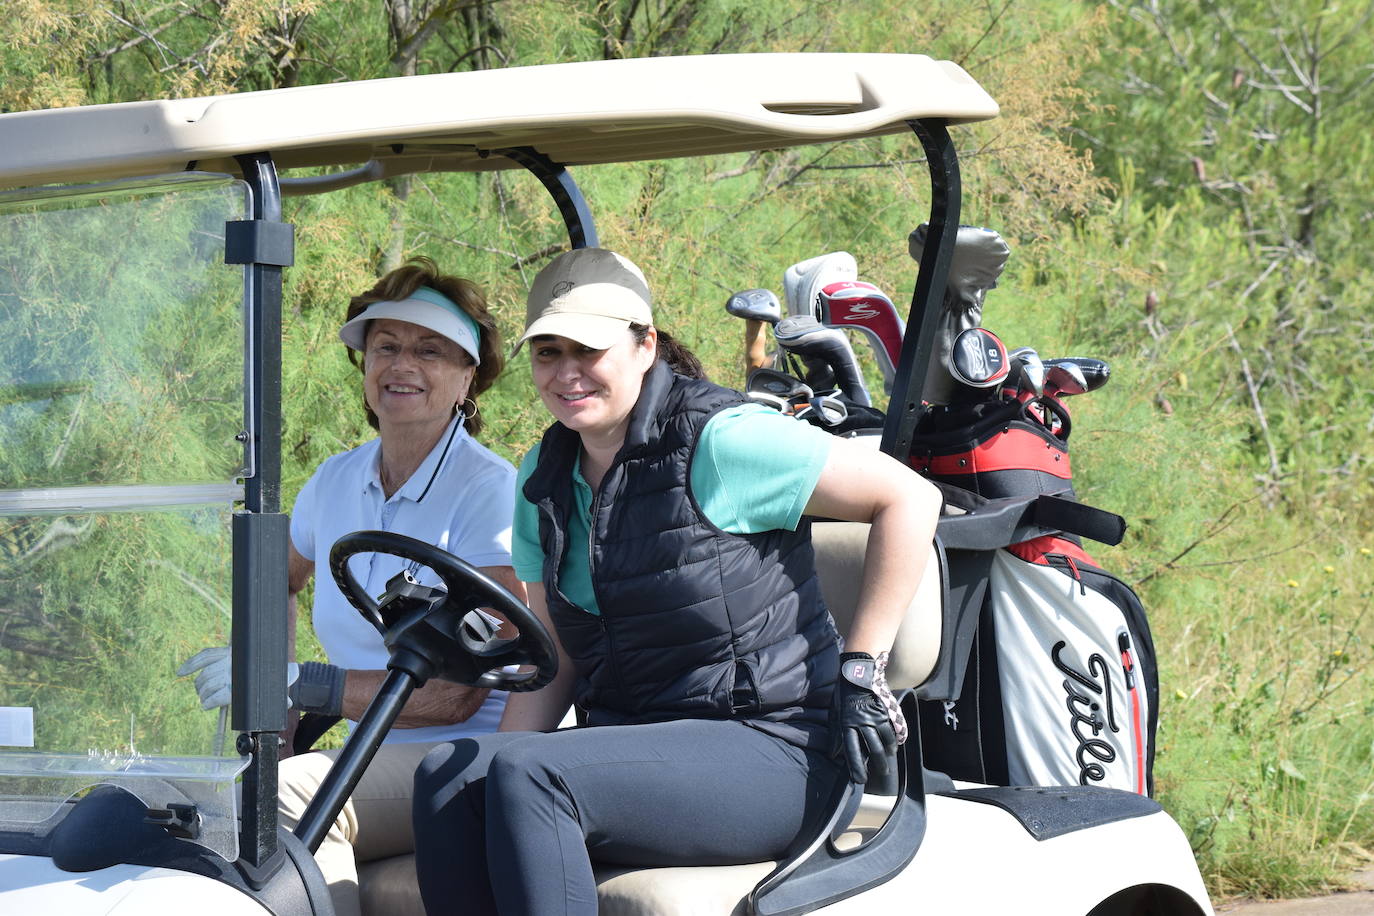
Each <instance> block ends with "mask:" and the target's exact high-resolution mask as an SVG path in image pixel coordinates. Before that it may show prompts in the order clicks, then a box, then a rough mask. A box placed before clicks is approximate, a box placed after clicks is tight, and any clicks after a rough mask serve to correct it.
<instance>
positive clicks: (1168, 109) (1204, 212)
mask: <svg viewBox="0 0 1374 916" xmlns="http://www.w3.org/2000/svg"><path fill="white" fill-rule="evenodd" d="M1371 15H1374V4H1371V3H1369V2H1367V0H1366V2H1355V3H1344V4H1336V3H1328V2H1322V0H1293V2H1289V3H1285V4H1278V3H1276V2H1273V0H1204V2H1195V0H1135V2H1131V0H1111V2H1099V3H1090V2H1079V0H1024V2H1021V3H1015V4H1013V3H1011V2H1010V0H982V2H975V3H967V2H953V0H932V2H930V3H926V4H920V5H916V6H913V5H910V4H895V3H890V2H878V0H851V2H848V3H844V4H827V3H820V2H800V3H798V2H789V3H783V2H778V0H755V2H749V3H745V2H736V0H577V2H553V0H529V2H520V3H516V2H511V0H505V2H490V0H487V2H479V0H385V2H378V0H370V2H369V0H337V2H323V0H149V2H125V3H117V2H108V0H12V2H10V3H8V4H7V5H6V6H5V8H4V10H3V12H0V25H3V26H4V30H3V34H4V36H5V38H4V39H3V41H4V44H3V45H0V53H3V58H0V61H2V63H0V67H3V73H4V81H3V85H0V107H3V108H5V109H7V110H23V109H29V108H40V107H46V106H56V105H71V104H87V103H96V102H106V101H117V100H125V99H140V98H155V97H170V96H177V95H189V94H208V93H215V92H229V91H248V90H253V89H264V88H271V87H276V86H289V85H296V84H305V83H317V82H327V81H334V80H341V79H364V78H375V77H385V76H393V75H398V74H406V73H415V72H441V71H447V70H462V69H475V68H483V67H504V66H518V65H522V64H535V63H548V62H553V61H564V60H585V59H596V58H602V57H617V56H647V55H654V54H679V53H693V54H698V53H727V52H735V51H767V50H789V51H802V50H817V51H819V50H835V51H918V52H921V53H928V54H931V55H932V56H935V57H940V58H948V59H951V60H955V61H957V62H959V63H960V64H961V65H963V66H964V67H965V68H966V69H967V70H968V71H969V72H970V73H972V74H973V75H974V76H975V77H976V78H977V79H978V80H979V81H980V82H981V83H982V84H983V85H984V86H985V87H987V88H988V90H989V91H990V92H991V93H992V94H993V96H994V97H995V98H997V99H998V100H999V102H1000V103H1001V105H1002V108H1003V116H1002V117H1001V118H999V119H998V120H996V121H993V122H990V123H988V124H986V125H979V126H975V127H973V128H970V129H962V130H960V131H959V132H958V135H957V137H958V142H959V146H960V151H961V155H962V161H963V163H964V175H963V177H964V186H965V189H966V198H965V205H964V213H963V221H964V222H967V223H977V224H983V225H988V226H991V227H994V228H996V229H998V230H999V231H1000V232H1002V233H1003V235H1004V236H1006V237H1007V238H1008V240H1009V241H1010V242H1011V244H1012V248H1013V257H1012V261H1011V263H1010V265H1009V267H1008V269H1007V272H1006V273H1005V274H1004V275H1003V278H1002V281H1001V286H1000V288H999V289H998V290H996V291H995V292H993V293H991V294H990V295H989V297H988V302H987V307H986V310H985V313H984V322H985V324H986V325H987V326H988V327H990V328H992V329H994V330H996V331H997V332H998V333H999V334H1000V335H1001V336H1002V337H1003V338H1004V339H1005V340H1007V341H1008V342H1009V344H1010V345H1012V346H1017V345H1030V346H1034V347H1035V348H1036V349H1037V350H1039V352H1040V353H1041V354H1042V355H1067V354H1070V353H1076V354H1088V355H1096V356H1101V357H1103V358H1105V359H1107V360H1109V361H1110V362H1111V364H1112V367H1113V379H1114V380H1113V382H1112V384H1111V385H1109V386H1108V387H1107V388H1105V389H1103V390H1101V391H1100V392H1097V393H1094V394H1093V395H1092V396H1091V397H1089V398H1080V399H1078V400H1077V401H1076V402H1075V403H1074V404H1073V407H1074V408H1075V424H1074V429H1075V431H1076V432H1075V435H1074V442H1073V444H1074V456H1075V459H1076V463H1077V471H1078V474H1077V481H1076V485H1077V488H1078V490H1079V493H1080V495H1081V496H1083V497H1084V498H1085V499H1087V500H1089V501H1091V502H1094V503H1096V504H1098V505H1101V506H1103V507H1104V508H1108V509H1112V510H1114V511H1117V512H1120V513H1121V514H1123V515H1125V516H1126V517H1127V518H1128V520H1129V522H1130V526H1131V527H1130V530H1129V534H1128V538H1127V541H1126V543H1125V544H1124V545H1122V547H1120V548H1118V549H1116V550H1113V551H1110V552H1107V551H1106V550H1105V549H1104V550H1103V551H1100V552H1099V554H1100V556H1099V559H1101V561H1102V562H1103V563H1104V564H1105V565H1107V566H1108V567H1110V568H1113V569H1114V570H1116V571H1119V572H1120V573H1122V574H1123V575H1124V577H1125V578H1126V579H1127V581H1130V582H1131V583H1132V584H1134V585H1135V586H1136V587H1137V588H1138V590H1139V591H1140V592H1141V594H1142V597H1143V598H1144V600H1145V603H1146V606H1147V608H1149V609H1150V611H1151V614H1152V621H1153V626H1154V629H1155V639H1156V643H1157V645H1158V646H1159V649H1160V657H1161V665H1162V671H1161V681H1162V683H1163V685H1164V698H1163V703H1164V706H1163V710H1162V716H1161V723H1162V724H1161V734H1160V755H1159V760H1158V763H1157V776H1158V781H1159V793H1160V797H1161V799H1162V801H1163V802H1164V804H1165V805H1166V807H1168V808H1169V809H1170V811H1171V812H1172V813H1173V814H1174V816H1175V817H1176V818H1177V819H1178V821H1179V822H1180V824H1181V825H1182V826H1183V828H1184V830H1185V831H1186V832H1187V833H1188V834H1189V836H1190V839H1191V841H1192V843H1193V845H1194V848H1195V849H1196V851H1197V853H1198V856H1199V860H1200V862H1201V864H1202V867H1203V870H1204V874H1205V876H1206V878H1207V880H1208V882H1209V886H1210V888H1211V889H1212V891H1213V892H1214V893H1216V894H1218V895H1228V894H1235V893H1256V894H1270V895H1291V894H1298V893H1303V892H1309V891H1313V890H1316V889H1318V888H1322V887H1328V886H1332V885H1336V884H1339V883H1340V881H1341V880H1342V876H1343V875H1344V874H1345V873H1346V871H1347V870H1348V869H1349V867H1350V866H1351V865H1353V864H1355V863H1357V862H1359V861H1361V860H1367V859H1368V857H1369V853H1368V852H1366V850H1367V849H1368V848H1369V847H1370V846H1371V844H1372V843H1374V813H1372V810H1371V802H1372V801H1374V762H1372V761H1374V725H1371V722H1372V721H1374V717H1371V713H1374V689H1371V687H1372V686H1374V685H1371V672H1370V665H1369V649H1370V646H1369V641H1370V637H1371V622H1370V615H1369V607H1370V602H1371V589H1372V586H1371V582H1372V581H1374V574H1372V573H1371V570H1374V560H1372V559H1371V547H1374V536H1372V535H1371V521H1372V520H1374V515H1372V514H1371V498H1372V497H1371V492H1374V491H1371V488H1370V483H1371V481H1370V476H1371V468H1370V460H1369V445H1368V443H1369V441H1370V432H1371V430H1374V393H1372V392H1371V384H1370V381H1369V379H1370V373H1369V372H1368V371H1367V369H1366V367H1367V365H1368V363H1369V361H1370V356H1371V347H1374V344H1372V343H1371V340H1372V339H1374V337H1372V336H1371V333H1370V331H1371V328H1370V323H1371V318H1370V311H1369V308H1368V305H1367V302H1368V299H1369V294H1370V293H1371V291H1372V289H1374V278H1372V276H1371V271H1370V269H1369V267H1368V263H1369V261H1368V258H1367V257H1365V256H1364V252H1363V250H1362V249H1363V244H1362V243H1363V242H1364V240H1365V237H1366V236H1367V235H1368V232H1369V224H1370V222H1371V218H1374V210H1372V209H1371V203H1370V201H1371V199H1372V198H1371V195H1370V193H1369V189H1368V182H1367V179H1366V177H1365V176H1366V175H1367V174H1368V172H1369V170H1370V168H1371V167H1372V166H1374V140H1371V138H1370V135H1369V132H1368V131H1367V129H1366V127H1365V124H1364V117H1363V115H1364V114H1365V113H1366V112H1368V111H1369V110H1370V109H1371V101H1374V100H1371V81H1374V65H1372V63H1371V62H1372V61H1374V29H1371V28H1370V27H1369V26H1370V18H1371ZM914 149H915V147H914V146H913V144H911V143H910V142H897V141H892V140H885V141H873V142H868V143H863V144H850V145H847V146H846V147H844V148H837V149H829V148H805V149H798V150H790V151H780V152H769V153H762V154H758V155H753V156H743V155H741V156H728V157H720V158H719V159H713V160H693V161H666V162H658V163H648V164H635V165H627V166H617V167H604V168H598V169H587V170H583V171H581V172H579V173H578V176H577V177H578V180H579V182H580V183H581V184H582V185H583V187H584V189H585V190H586V192H587V195H588V197H589V199H590V200H591V202H592V205H593V207H594V210H595V212H596V214H597V217H598V225H599V229H600V233H601V237H602V240H603V244H606V245H607V246H609V247H616V248H619V249H621V250H624V251H625V252H626V253H627V254H629V255H630V256H631V257H633V258H634V259H635V260H637V261H638V262H639V263H640V264H641V265H642V266H643V267H644V268H645V270H646V273H648V275H649V276H650V277H651V278H654V280H655V282H656V284H657V285H658V301H659V303H660V306H659V319H660V323H662V324H663V325H664V326H666V327H668V328H669V329H671V330H672V331H674V333H676V334H678V335H679V336H681V337H682V338H683V339H684V340H685V341H686V342H687V343H688V344H689V345H691V346H693V347H694V348H695V349H697V350H698V352H699V353H700V355H701V356H702V357H703V360H704V362H705V363H706V365H707V367H708V369H709V370H710V371H711V373H712V375H713V377H714V378H716V379H717V380H720V381H723V382H726V383H737V382H739V381H740V370H739V363H738V360H739V350H738V340H739V335H738V333H737V332H736V330H735V329H734V328H733V326H732V324H731V320H730V319H728V318H727V316H725V315H724V313H723V310H722V309H721V303H723V301H724V299H725V297H726V296H727V295H728V293H729V292H731V291H734V290H737V289H743V288H747V287H753V286H764V285H767V286H773V287H774V288H775V289H776V288H777V287H778V286H779V284H780V278H781V274H782V271H783V269H784V268H785V267H787V266H788V265H789V264H791V263H794V262H795V261H798V260H801V259H803V258H806V257H810V256H812V255H815V254H817V253H821V252H824V251H830V250H836V249H844V250H848V251H850V252H852V253H853V254H854V255H855V256H856V257H857V258H858V261H859V264H860V267H861V271H862V272H863V276H864V277H865V278H867V279H869V280H871V281H872V282H875V283H877V284H878V285H879V286H880V287H882V288H883V289H885V290H887V291H889V292H890V293H891V294H892V295H893V298H894V299H897V300H901V299H904V298H905V297H906V296H907V295H908V294H909V292H910V289H911V285H912V283H913V279H914V270H913V265H912V264H911V262H910V260H909V258H908V257H907V256H906V253H905V242H904V240H905V236H906V233H907V232H909V231H910V230H911V229H912V228H914V225H915V224H916V223H917V222H919V221H920V220H921V219H922V218H923V213H924V211H923V201H924V197H923V195H924V190H923V189H924V187H925V172H924V166H923V164H922V163H921V162H919V161H916V160H915V159H913V150H914ZM523 179H524V176H520V175H516V174H515V173H507V174H491V175H482V176H451V175H450V176H431V177H425V178H414V179H401V180H396V181H393V182H389V183H387V184H385V185H372V186H364V187H360V188H355V189H352V190H350V191H348V192H345V193H341V194H335V195H331V196H330V197H329V198H328V199H306V200H301V199H292V200H290V201H289V202H288V207H289V212H288V218H289V219H291V220H292V221H293V222H295V223H296V224H297V226H298V230H297V231H298V237H297V251H298V260H297V266H296V267H295V268H294V269H293V270H291V271H290V272H289V285H288V297H287V308H288V310H289V315H288V330H287V340H286V359H287V364H286V391H287V392H288V394H287V404H286V410H287V430H286V449H287V453H286V466H285V468H284V474H285V480H286V490H287V495H288V497H289V496H290V495H291V494H293V493H294V492H295V490H296V489H297V488H298V487H299V486H300V484H301V483H303V482H304V480H305V478H306V477H307V476H308V474H309V473H310V472H311V470H312V469H313V468H314V466H315V465H316V464H317V463H318V462H319V461H320V460H321V459H323V458H324V457H325V456H327V455H329V454H332V453H334V452H336V451H338V450H340V449H343V448H347V447H350V446H352V445H355V444H357V443H358V442H360V441H362V440H363V439H365V438H366V437H367V435H368V430H367V428H366V426H365V424H364V423H363V418H362V415H361V411H359V410H358V409H357V398H358V394H357V379H356V376H355V375H354V370H353V369H352V368H351V367H350V366H349V365H348V364H347V362H346V360H345V359H344V356H343V352H342V347H341V346H340V345H339V344H338V343H337V342H336V339H335V337H334V334H335V329H336V327H337V324H338V321H339V316H340V315H341V313H342V309H343V307H344V303H345V301H346V299H347V297H348V295H350V294H351V293H353V292H356V291H358V290H361V289H364V288H366V287H367V286H369V285H370V283H371V281H372V278H374V277H375V276H377V275H378V274H379V273H382V272H384V271H385V270H386V269H388V268H389V267H390V266H392V265H394V264H396V263H399V261H400V260H401V259H403V258H404V257H406V256H408V255H410V254H421V253H422V254H427V255H430V256H432V257H434V258H435V259H436V260H438V261H439V263H440V264H442V265H446V266H447V267H448V268H449V269H451V270H453V271H454V272H458V273H463V274H466V275H468V276H471V277H473V278H474V279H477V280H478V281H479V282H481V283H482V284H483V285H484V286H485V287H486V288H487V290H488V291H489V294H490V298H491V300H492V302H493V305H494V308H495V310H496V312H497V314H498V316H499V318H500V320H501V323H502V326H503V328H504V329H505V331H506V332H507V333H508V334H509V333H510V332H512V331H514V330H515V329H516V327H517V326H518V323H519V321H520V320H521V318H522V312H523V310H522V302H523V296H524V291H525V289H526V287H527V284H528V281H529V279H530V277H531V276H532V275H533V273H534V272H535V271H537V269H538V267H539V266H540V264H541V263H542V259H543V258H545V257H547V256H548V254H549V252H550V251H551V250H556V246H558V245H560V244H563V240H562V239H561V238H560V227H559V225H558V224H557V222H556V221H555V218H554V217H553V215H552V213H551V211H550V208H549V207H548V205H547V202H546V201H545V199H544V196H543V192H542V191H541V190H540V189H538V188H537V186H535V185H534V183H533V182H532V181H528V180H523ZM483 410H484V411H485V412H486V414H487V416H488V417H489V419H490V424H489V426H488V432H487V433H486V438H487V441H488V443H489V444H490V445H491V446H492V447H493V448H495V449H497V450H498V451H500V452H502V453H503V454H505V455H507V456H508V457H510V458H511V459H512V460H517V459H518V458H519V456H520V455H521V454H523V452H524V450H525V449H526V448H528V446H529V445H530V444H531V443H532V442H533V441H534V439H535V437H536V436H537V434H538V430H539V428H540V426H541V411H540V409H539V408H538V405H537V402H536V401H535V399H534V398H533V396H532V393H531V391H530V388H529V384H528V369H527V368H526V367H525V366H523V365H521V364H520V363H519V362H518V361H517V362H516V363H515V364H514V365H513V366H512V367H511V369H510V371H509V372H508V373H507V375H506V376H505V377H504V378H503V380H502V382H501V383H500V385H499V386H498V388H497V389H495V390H494V391H493V392H492V393H491V394H490V395H489V396H487V397H486V398H484V403H483Z"/></svg>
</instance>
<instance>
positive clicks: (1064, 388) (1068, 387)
mask: <svg viewBox="0 0 1374 916" xmlns="http://www.w3.org/2000/svg"><path fill="white" fill-rule="evenodd" d="M1087 390H1088V382H1087V380H1086V379H1085V378H1084V377H1083V370H1082V369H1080V368H1079V367H1078V366H1077V365H1075V364H1073V363H1065V362H1060V361H1058V360H1047V361H1046V362H1045V393H1046V394H1048V395H1049V396H1050V397H1055V398H1059V397H1064V396H1067V395H1071V394H1083V393H1085V392H1086V391H1087Z"/></svg>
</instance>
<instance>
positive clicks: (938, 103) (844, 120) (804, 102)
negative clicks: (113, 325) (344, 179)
mask: <svg viewBox="0 0 1374 916" xmlns="http://www.w3.org/2000/svg"><path fill="white" fill-rule="evenodd" d="M997 112H998V108H997V103H996V102H994V101H993V100H992V98H991V97H990V96H989V95H988V94H987V93H986V92H985V91H984V90H983V89H982V87H980V86H979V85H978V83H977V82H975V81H974V80H973V78H972V77H970V76H969V75H968V74H967V73H965V72H964V70H963V69H961V68H960V67H959V66H958V65H957V64H954V63H952V62H949V61H937V60H934V59H932V58H930V57H926V56H924V55H919V54H806V53H789V54H734V55H715V56H698V57H657V58H639V59H632V60H610V61H590V62H582V63H566V64H551V65H546V66H537V67H512V68H508V69H501V70H482V71H473V72H463V73H445V74H434V75H427V76H412V77H399V78H395V79H379V80H366V81H361V82H352V83H332V84H326V85H318V86H301V87H295V88H290V89H273V90H267V91H263V92H247V93H241V94H235V95H220V96H208V97H204V98H193V99H173V100H163V101H145V102H126V103H120V104H113V105H93V106H85V107H81V108H65V109H49V110H45V111H29V112H16V113H12V114H5V115H0V136H3V137H4V142H3V144H0V188H12V187H22V186H26V185H34V184H48V183H57V182H72V181H95V180H105V179H111V178H121V177H130V176H135V175H148V174H154V173H160V172H173V171H179V170H182V169H186V168H188V167H193V168H196V169H199V170H204V171H221V172H236V171H238V168H237V165H236V164H235V162H234V159H233V157H234V156H236V155H241V154H249V153H257V152H270V153H271V154H272V156H273V159H274V160H275V162H276V164H277V167H278V168H280V169H292V168H302V167H312V166H315V167H317V166H336V165H357V164H360V163H371V166H370V169H371V172H370V173H369V174H368V175H367V176H366V178H368V179H375V178H380V177H385V176H386V175H390V174H399V173H403V172H415V171H485V170H492V169H504V168H518V167H519V166H518V165H517V164H516V163H515V162H513V161H511V160H510V159H508V158H507V157H505V156H501V155H497V156H491V155H489V153H490V151H493V150H501V149H507V148H516V147H533V148H535V149H537V150H538V151H539V152H540V153H542V154H544V155H545V156H548V157H550V158H551V159H553V160H554V161H556V162H559V163H561V164H563V165H583V164H589V163H601V162H626V161H633V160H643V159H664V158H672V157H678V156H698V155H707V154H711V153H728V152H738V151H743V150H756V149H772V148H778V147H786V146H796V145H800V144H807V143H819V142H824V141H830V140H840V139H846V138H854V137H867V136H878V135H882V134H891V133H899V132H903V131H905V130H907V129H908V125H907V122H908V121H909V120H912V119H917V118H941V119H945V120H946V121H947V122H949V123H951V124H957V123H966V122H970V121H980V120H985V119H987V118H992V117H996V115H997Z"/></svg>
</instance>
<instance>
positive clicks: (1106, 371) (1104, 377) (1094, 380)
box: [1045, 356, 1112, 391]
mask: <svg viewBox="0 0 1374 916" xmlns="http://www.w3.org/2000/svg"><path fill="white" fill-rule="evenodd" d="M1055 364H1061V365H1062V364H1071V365H1074V366H1077V367H1078V370H1079V371H1080V372H1082V373H1083V382H1084V385H1085V386H1086V387H1085V390H1086V391H1096V390H1097V389H1099V388H1101V387H1102V386H1103V385H1105V384H1107V382H1108V381H1109V380H1110V379H1111V376H1112V370H1111V367H1110V366H1108V365H1107V364H1106V363H1105V362H1103V361H1102V360H1100V359H1094V358H1093V357H1091V356H1061V357H1059V358H1058V359H1051V360H1047V361H1046V362H1045V366H1046V368H1048V367H1049V366H1051V365H1055Z"/></svg>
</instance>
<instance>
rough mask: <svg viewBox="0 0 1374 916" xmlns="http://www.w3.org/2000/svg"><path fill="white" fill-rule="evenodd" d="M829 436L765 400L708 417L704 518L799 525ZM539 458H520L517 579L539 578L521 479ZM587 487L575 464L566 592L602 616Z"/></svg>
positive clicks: (534, 531)
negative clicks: (594, 584) (590, 551)
mask: <svg viewBox="0 0 1374 916" xmlns="http://www.w3.org/2000/svg"><path fill="white" fill-rule="evenodd" d="M832 442H834V438H833V437H832V436H831V435H830V434H829V433H827V432H825V431H824V430H822V429H819V428H818V427H815V426H812V425H811V424H810V423H802V422H799V421H797V420H795V419H793V418H792V417H787V416H783V415H782V414H780V413H778V412H777V411H776V410H773V409H772V408H771V407H765V406H764V405H762V404H741V405H739V406H738V407H730V408H727V409H725V410H722V411H721V412H720V413H718V414H716V415H715V416H713V417H712V418H711V419H710V420H708V421H707V423H706V426H705V428H704V429H702V431H701V437H700V439H699V440H698V442H697V450H696V454H695V456H694V457H693V459H692V471H691V477H690V479H689V481H688V485H689V486H690V487H691V490H692V495H693V496H694V497H695V498H696V501H697V504H698V505H699V506H701V509H702V512H704V513H705V515H706V518H707V519H709V520H710V522H711V523H712V524H713V525H715V526H716V527H717V528H720V529H721V530H722V531H725V532H727V533H730V534H755V533H757V532H760V531H771V530H773V529H776V528H784V529H787V530H788V531H794V530H796V527H797V523H798V522H800V521H801V516H802V511H803V510H804V509H805V508H806V504H807V502H808V501H810V499H811V493H812V491H814V490H815V489H816V481H817V480H819V479H820V476H821V470H822V469H823V468H824V467H825V462H826V459H827V458H829V456H830V445H831V443H832ZM538 463H539V446H538V445H536V446H535V447H534V448H532V449H530V452H529V454H527V455H526V456H525V460H524V461H522V462H521V463H520V472H519V474H518V475H517V477H516V482H515V494H516V495H515V521H514V525H513V526H512V530H511V563H512V565H513V566H514V567H515V575H516V576H517V577H519V579H520V580H521V581H522V582H540V581H542V580H543V576H544V552H543V551H542V550H541V549H540V547H539V510H538V509H537V508H536V507H535V505H534V504H533V503H531V502H530V501H529V500H527V499H525V495H524V494H525V481H526V480H528V479H529V477H530V475H531V474H533V473H534V468H535V465H537V464H538ZM592 495H593V494H592V488H591V486H590V485H589V484H588V483H587V481H586V480H585V479H583V477H582V464H581V460H580V459H579V460H578V462H577V464H576V465H574V467H573V501H574V505H575V506H576V511H575V512H574V513H573V517H572V518H570V519H569V520H568V550H567V553H565V554H564V556H563V568H562V570H561V583H562V586H563V593H564V594H565V595H567V597H568V599H569V600H570V601H572V602H573V603H574V604H576V605H578V606H579V607H581V608H583V609H584V610H587V611H589V612H591V613H593V614H600V613H601V610H600V608H598V607H597V605H596V595H595V594H594V593H593V591H592V576H591V564H590V563H589V562H588V560H587V540H588V538H589V537H590V533H591V513H592Z"/></svg>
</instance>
